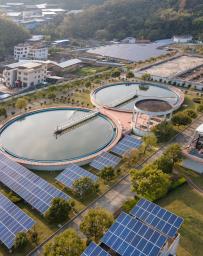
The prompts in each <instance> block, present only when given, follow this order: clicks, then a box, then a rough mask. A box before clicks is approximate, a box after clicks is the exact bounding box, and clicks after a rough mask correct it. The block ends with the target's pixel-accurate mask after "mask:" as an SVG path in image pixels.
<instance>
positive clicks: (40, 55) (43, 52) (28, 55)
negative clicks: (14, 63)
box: [14, 43, 48, 60]
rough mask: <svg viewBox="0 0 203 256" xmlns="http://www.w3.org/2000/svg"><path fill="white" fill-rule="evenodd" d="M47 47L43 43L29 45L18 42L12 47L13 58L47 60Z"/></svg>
mask: <svg viewBox="0 0 203 256" xmlns="http://www.w3.org/2000/svg"><path fill="white" fill-rule="evenodd" d="M47 58H48V48H47V47H46V46H44V45H43V44H37V45H31V44H28V43H25V44H18V45H16V46H15V47H14V59H15V60H24V59H30V60H47Z"/></svg>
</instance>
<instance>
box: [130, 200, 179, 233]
mask: <svg viewBox="0 0 203 256" xmlns="http://www.w3.org/2000/svg"><path fill="white" fill-rule="evenodd" d="M130 214H131V215H133V216H135V217H137V218H138V219H140V220H142V221H144V222H145V223H147V224H148V225H151V226H153V227H155V228H156V229H157V230H159V231H161V232H162V233H163V234H164V235H166V236H167V237H171V238H173V237H175V236H176V234H177V232H178V230H179V228H180V226H181V225H182V223H183V219H182V218H181V217H179V216H177V215H175V214H173V213H171V212H169V211H167V210H165V209H163V208H161V207H160V206H158V205H156V204H154V203H152V202H150V201H148V200H145V199H141V200H140V201H139V202H138V203H137V205H136V206H135V207H134V208H133V209H132V210H131V212H130Z"/></svg>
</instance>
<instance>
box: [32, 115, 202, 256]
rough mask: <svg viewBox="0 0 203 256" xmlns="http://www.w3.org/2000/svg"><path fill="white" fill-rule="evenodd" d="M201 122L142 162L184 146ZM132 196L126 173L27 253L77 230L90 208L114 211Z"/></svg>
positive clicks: (39, 252) (37, 252) (152, 159)
mask: <svg viewBox="0 0 203 256" xmlns="http://www.w3.org/2000/svg"><path fill="white" fill-rule="evenodd" d="M201 123H203V115H202V116H201V117H199V118H198V119H196V120H195V121H194V122H193V123H192V124H191V125H190V126H189V127H187V128H186V129H185V130H184V131H183V132H182V133H180V134H178V135H177V136H176V138H174V139H173V140H172V141H171V142H170V143H168V144H167V145H165V146H164V147H162V148H161V149H159V150H158V151H157V152H156V153H155V154H153V155H152V156H151V157H149V158H148V159H147V160H145V161H144V163H143V164H147V163H150V162H152V161H154V160H155V159H157V158H158V157H159V156H161V155H162V154H163V152H164V151H165V150H166V148H167V147H168V145H170V144H172V143H179V144H180V145H181V146H185V145H186V144H187V143H188V142H189V141H190V139H191V136H192V135H193V133H194V129H196V128H197V127H198V126H199V125H200V124H201ZM140 167H141V166H140ZM132 196H134V193H132V192H131V189H130V175H126V176H125V177H124V178H123V179H122V180H120V182H118V183H117V184H116V185H114V186H113V187H112V188H111V189H109V191H107V192H106V193H105V194H104V195H102V196H101V197H100V198H99V199H97V200H96V201H95V202H93V203H92V204H91V205H90V206H89V207H88V208H86V209H85V210H84V211H83V212H81V213H79V214H78V215H77V216H76V217H75V218H74V219H73V220H72V221H70V222H69V223H67V224H65V225H64V226H63V227H62V228H61V229H60V230H58V231H57V232H56V233H55V234H53V236H52V237H50V238H49V239H47V240H46V241H45V242H44V243H43V244H42V245H39V246H38V248H36V249H35V250H33V251H32V252H31V253H29V254H28V255H29V256H36V255H40V254H41V251H42V246H43V245H44V244H46V243H47V242H48V241H50V240H51V239H52V238H53V237H54V236H56V235H58V234H60V233H61V232H63V231H64V230H65V229H67V228H70V227H73V228H75V229H76V230H78V231H79V225H80V223H81V220H82V217H83V216H84V215H85V214H86V213H87V212H88V210H89V209H90V208H95V207H104V208H106V209H108V210H109V211H111V212H116V211H117V210H119V209H120V208H121V206H122V204H123V203H124V202H125V201H126V200H127V199H128V198H129V197H132Z"/></svg>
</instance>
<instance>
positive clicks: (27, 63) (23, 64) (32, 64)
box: [5, 60, 43, 69]
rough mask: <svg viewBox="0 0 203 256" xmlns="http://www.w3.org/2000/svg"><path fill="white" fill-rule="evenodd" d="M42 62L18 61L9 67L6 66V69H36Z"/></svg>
mask: <svg viewBox="0 0 203 256" xmlns="http://www.w3.org/2000/svg"><path fill="white" fill-rule="evenodd" d="M42 63H43V62H36V61H28V60H27V61H26V60H23V61H19V62H15V63H12V64H9V65H6V66H5V67H6V68H10V69H14V68H36V67H39V66H41V65H42Z"/></svg>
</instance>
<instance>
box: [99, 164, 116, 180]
mask: <svg viewBox="0 0 203 256" xmlns="http://www.w3.org/2000/svg"><path fill="white" fill-rule="evenodd" d="M115 176H116V172H115V170H114V168H113V167H105V168H104V169H103V170H102V171H101V173H100V177H101V178H102V179H104V180H108V181H110V180H112V179H113V178H114V177H115Z"/></svg>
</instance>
